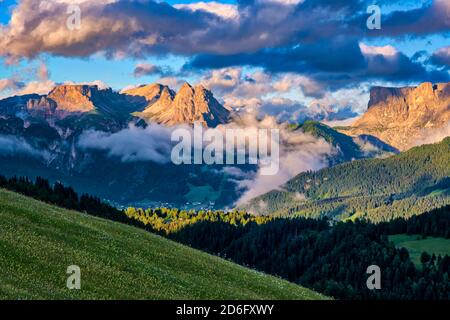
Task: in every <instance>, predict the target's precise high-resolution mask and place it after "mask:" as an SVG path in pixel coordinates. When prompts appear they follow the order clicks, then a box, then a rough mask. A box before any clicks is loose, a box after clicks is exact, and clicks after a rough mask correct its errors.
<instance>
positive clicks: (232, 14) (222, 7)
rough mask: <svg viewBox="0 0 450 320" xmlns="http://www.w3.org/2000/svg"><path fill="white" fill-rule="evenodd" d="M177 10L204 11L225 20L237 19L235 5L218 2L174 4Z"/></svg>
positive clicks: (237, 12)
mask: <svg viewBox="0 0 450 320" xmlns="http://www.w3.org/2000/svg"><path fill="white" fill-rule="evenodd" d="M174 7H175V8H177V9H188V10H191V11H198V10H202V11H206V12H209V13H212V14H215V15H218V16H220V17H222V18H225V19H237V18H239V11H238V8H237V6H236V5H233V4H225V3H220V2H215V1H211V2H203V1H200V2H194V3H189V4H175V5H174Z"/></svg>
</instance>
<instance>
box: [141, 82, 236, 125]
mask: <svg viewBox="0 0 450 320" xmlns="http://www.w3.org/2000/svg"><path fill="white" fill-rule="evenodd" d="M137 116H139V117H140V118H142V119H145V120H146V121H154V122H157V123H160V124H163V125H168V126H172V125H176V124H183V123H185V124H193V123H194V122H198V123H201V124H202V125H204V126H207V127H215V126H217V125H219V124H221V123H226V122H227V121H228V119H229V117H230V112H229V110H227V109H226V108H225V107H223V106H222V105H221V104H220V103H219V102H218V101H217V100H216V99H215V98H214V96H213V94H212V93H211V92H210V91H209V90H207V89H205V88H204V87H202V86H195V87H192V86H191V85H190V84H188V83H185V84H184V85H183V86H182V87H181V88H180V90H179V91H178V93H176V94H175V92H174V91H172V90H171V89H170V88H168V87H163V88H162V90H161V94H160V97H159V99H158V100H157V101H156V102H155V103H153V104H150V105H149V106H148V107H147V108H146V109H145V110H144V111H143V112H141V113H138V114H137Z"/></svg>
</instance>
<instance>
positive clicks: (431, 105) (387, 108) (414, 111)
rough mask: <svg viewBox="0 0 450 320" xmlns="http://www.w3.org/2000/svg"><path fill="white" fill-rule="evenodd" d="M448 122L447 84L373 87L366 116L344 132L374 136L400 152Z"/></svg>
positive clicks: (449, 94)
mask: <svg viewBox="0 0 450 320" xmlns="http://www.w3.org/2000/svg"><path fill="white" fill-rule="evenodd" d="M449 121H450V83H438V84H432V83H430V82H425V83H422V84H420V85H419V86H417V87H404V88H386V87H374V88H372V89H371V91H370V101H369V106H368V109H367V112H366V113H365V114H364V115H363V116H362V117H361V118H360V119H358V120H357V121H356V122H355V123H354V124H353V125H352V127H351V128H347V130H345V132H346V133H350V134H352V135H359V134H369V135H373V136H375V137H377V138H379V139H380V140H382V141H384V142H386V143H388V144H389V145H391V146H393V147H395V148H397V149H399V150H402V151H403V150H407V149H409V148H411V147H412V146H415V145H416V144H417V141H420V140H424V139H425V138H426V135H427V134H430V132H432V130H433V129H440V128H444V127H445V126H447V125H448V124H449Z"/></svg>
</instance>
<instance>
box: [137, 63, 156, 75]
mask: <svg viewBox="0 0 450 320" xmlns="http://www.w3.org/2000/svg"><path fill="white" fill-rule="evenodd" d="M161 72H162V70H161V68H160V67H158V66H156V65H154V64H151V63H139V64H137V65H136V67H135V68H134V71H133V74H134V76H135V77H136V78H140V77H143V76H151V75H154V74H158V73H161Z"/></svg>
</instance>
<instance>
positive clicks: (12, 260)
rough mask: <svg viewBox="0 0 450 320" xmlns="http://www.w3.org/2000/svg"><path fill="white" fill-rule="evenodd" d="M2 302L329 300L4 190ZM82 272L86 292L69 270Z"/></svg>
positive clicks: (0, 214) (0, 196)
mask: <svg viewBox="0 0 450 320" xmlns="http://www.w3.org/2000/svg"><path fill="white" fill-rule="evenodd" d="M0 230H1V232H0V265H1V266H2V268H1V270H0V298H1V299H5V298H6V299H323V298H324V297H323V296H321V295H319V294H317V293H315V292H312V291H310V290H308V289H304V288H302V287H300V286H297V285H295V284H292V283H289V282H287V281H283V280H280V279H278V278H275V277H271V276H268V275H264V274H262V273H259V272H256V271H253V270H249V269H246V268H244V267H241V266H238V265H236V264H233V263H231V262H228V261H225V260H223V259H220V258H218V257H214V256H211V255H208V254H206V253H202V252H200V251H197V250H194V249H191V248H189V247H186V246H183V245H180V244H177V243H175V242H172V241H169V240H166V239H164V238H161V237H159V236H155V235H153V234H150V233H148V232H146V231H144V230H140V229H137V228H133V227H130V226H127V225H124V224H120V223H115V222H111V221H107V220H103V219H99V218H95V217H91V216H87V215H85V214H81V213H77V212H73V211H68V210H64V209H61V208H58V207H54V206H50V205H47V204H44V203H42V202H39V201H36V200H33V199H31V198H27V197H24V196H20V195H18V194H15V193H12V192H8V191H5V190H0ZM69 265H78V266H79V267H80V268H81V290H68V289H67V288H66V287H65V285H66V279H67V277H68V275H67V274H66V269H67V267H68V266H69Z"/></svg>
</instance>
